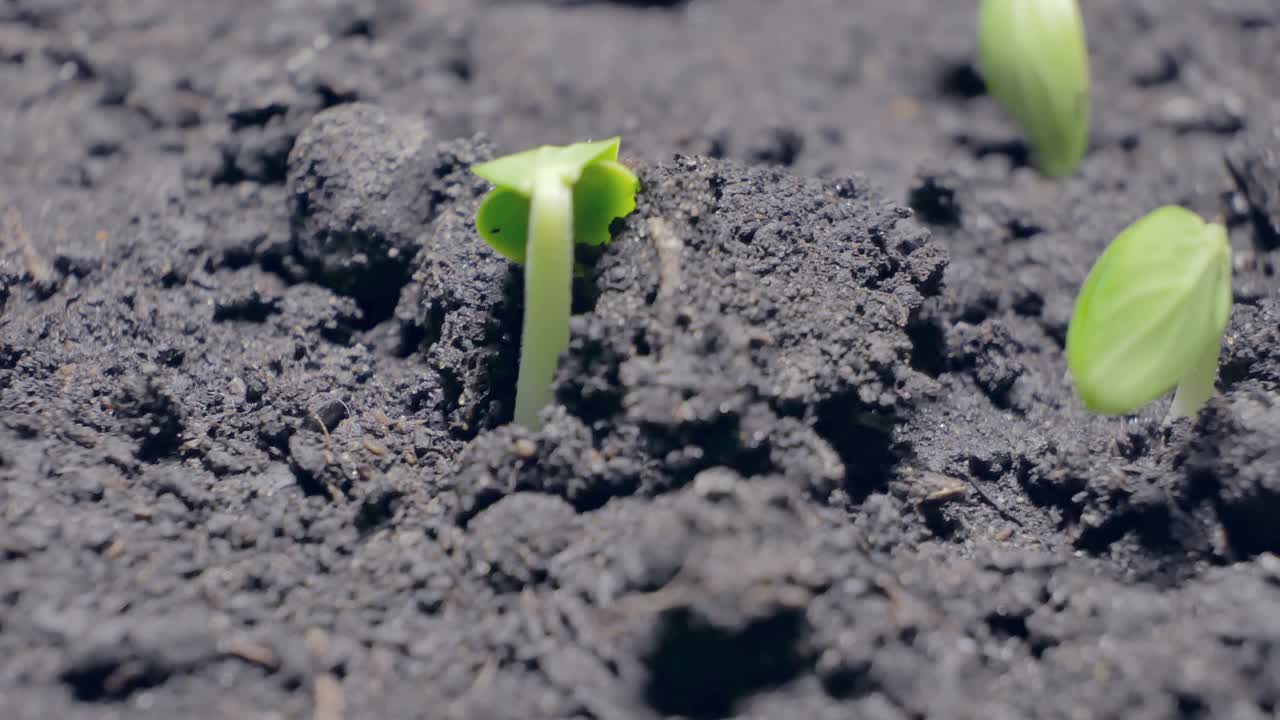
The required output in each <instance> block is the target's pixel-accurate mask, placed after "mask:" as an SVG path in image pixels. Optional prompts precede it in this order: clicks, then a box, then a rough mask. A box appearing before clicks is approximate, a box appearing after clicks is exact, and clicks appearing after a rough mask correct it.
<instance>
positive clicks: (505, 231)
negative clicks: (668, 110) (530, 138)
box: [472, 138, 640, 264]
mask: <svg viewBox="0 0 1280 720" xmlns="http://www.w3.org/2000/svg"><path fill="white" fill-rule="evenodd" d="M620 142H621V141H620V140H619V139H618V138H613V139H611V140H602V141H600V142H593V143H578V144H577V145H570V146H568V147H553V146H543V147H540V148H536V149H534V150H527V151H525V152H520V153H515V154H514V155H508V156H506V157H502V158H499V159H497V160H493V161H490V162H487V163H482V164H480V165H476V166H475V167H473V168H472V171H473V172H474V173H475V174H476V175H479V176H480V177H482V178H484V179H486V180H488V181H490V182H492V183H494V184H495V185H497V187H495V188H494V189H493V190H492V191H491V192H490V193H489V194H488V195H487V196H486V197H485V198H484V200H483V201H482V202H481V204H480V208H479V210H477V211H476V229H477V230H478V231H479V232H480V236H481V237H483V238H484V240H485V241H486V242H488V243H489V245H490V246H492V247H493V249H494V250H497V251H498V253H499V254H501V255H502V256H503V257H505V258H507V259H508V260H511V261H512V262H515V263H520V264H523V263H524V260H525V251H526V242H527V238H526V235H527V234H528V230H529V209H530V197H531V195H532V193H533V192H534V187H535V180H534V178H535V176H539V177H540V178H541V180H540V181H544V182H564V183H566V184H569V185H572V186H573V235H574V241H575V242H577V243H582V244H585V245H602V244H604V243H607V242H608V241H609V238H610V235H609V225H610V223H612V222H613V220H614V218H620V217H626V216H627V215H629V214H631V212H632V211H633V210H635V207H636V202H635V196H636V192H637V190H638V189H639V186H640V181H639V179H637V178H636V176H635V174H634V173H632V172H631V170H630V169H628V168H627V167H626V166H625V165H623V164H621V163H619V162H618V161H617V157H618V150H619V147H620Z"/></svg>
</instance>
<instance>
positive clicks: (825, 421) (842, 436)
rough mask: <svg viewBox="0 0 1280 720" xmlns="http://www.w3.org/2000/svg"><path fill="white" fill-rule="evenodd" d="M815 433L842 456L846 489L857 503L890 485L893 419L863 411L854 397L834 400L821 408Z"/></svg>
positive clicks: (893, 455) (893, 454) (892, 461)
mask: <svg viewBox="0 0 1280 720" xmlns="http://www.w3.org/2000/svg"><path fill="white" fill-rule="evenodd" d="M814 430H815V431H816V432H817V433H818V434H819V435H821V436H822V437H823V438H824V439H825V440H826V441H827V442H829V443H831V447H832V448H833V449H834V450H835V451H836V454H837V455H839V456H840V460H841V461H842V462H843V463H844V467H845V490H846V491H847V492H848V493H849V498H850V500H852V501H853V502H854V503H860V502H862V501H863V500H865V499H866V498H867V496H869V495H871V494H872V493H874V492H876V491H879V490H883V489H884V488H885V487H886V486H888V484H889V473H890V471H891V470H892V469H893V466H894V465H895V464H897V462H898V457H897V454H896V453H894V451H893V419H892V418H890V417H888V416H887V415H885V414H883V413H879V412H875V411H867V410H863V409H861V407H860V406H859V404H858V403H857V401H856V400H854V399H853V397H852V396H845V397H840V398H834V399H832V400H829V401H827V402H825V403H823V404H822V405H821V406H819V407H818V413H817V422H816V423H815V424H814Z"/></svg>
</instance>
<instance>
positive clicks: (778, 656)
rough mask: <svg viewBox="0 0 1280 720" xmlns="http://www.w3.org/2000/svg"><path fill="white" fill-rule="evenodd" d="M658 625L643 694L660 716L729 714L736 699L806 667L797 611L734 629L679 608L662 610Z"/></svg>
mask: <svg viewBox="0 0 1280 720" xmlns="http://www.w3.org/2000/svg"><path fill="white" fill-rule="evenodd" d="M661 625H662V626H661V629H660V630H659V633H658V642H657V645H656V647H655V649H654V651H653V653H652V654H651V655H649V657H647V658H646V659H645V662H646V665H647V666H648V669H649V673H650V677H649V682H648V686H647V687H646V688H645V698H646V700H647V701H648V702H649V705H650V706H651V707H653V709H654V710H656V711H658V712H659V713H661V714H663V715H679V716H684V717H687V718H694V719H710V718H722V717H727V716H729V715H730V714H731V713H732V712H733V710H734V705H735V704H736V703H737V702H738V701H739V700H740V699H742V698H744V697H746V696H748V695H751V694H753V693H755V692H757V691H760V690H765V689H768V688H771V687H776V686H778V685H781V684H783V683H785V682H787V681H789V680H791V679H792V678H794V677H795V676H796V675H798V674H799V673H800V671H801V670H802V669H803V668H804V666H805V665H806V660H807V659H806V658H805V657H804V655H803V654H802V653H801V652H800V649H799V647H800V641H801V639H802V636H803V635H804V631H805V623H804V615H803V613H802V612H801V611H799V610H788V611H783V612H779V613H778V614H776V615H772V616H770V617H766V618H762V619H759V620H755V621H753V622H751V623H749V624H747V625H746V626H745V627H744V628H742V629H741V630H740V631H738V632H727V631H726V630H724V629H722V628H715V627H709V626H707V625H705V624H704V623H702V622H701V620H700V619H698V618H697V617H696V616H694V614H693V613H692V612H690V611H689V610H687V609H683V608H682V609H679V610H674V611H670V612H668V613H665V614H664V616H663V618H662V621H661Z"/></svg>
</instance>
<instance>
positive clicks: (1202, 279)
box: [1067, 205, 1231, 419]
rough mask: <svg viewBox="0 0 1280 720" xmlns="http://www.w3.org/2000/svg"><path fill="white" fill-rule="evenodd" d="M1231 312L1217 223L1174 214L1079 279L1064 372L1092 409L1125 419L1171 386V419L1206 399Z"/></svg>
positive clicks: (1160, 213) (1161, 216)
mask: <svg viewBox="0 0 1280 720" xmlns="http://www.w3.org/2000/svg"><path fill="white" fill-rule="evenodd" d="M1230 313H1231V245H1230V243H1229V242H1228V240H1227V230H1226V228H1225V227H1224V226H1223V225H1222V224H1221V223H1216V222H1215V223H1206V222H1205V221H1204V220H1203V219H1201V218H1200V216H1199V215H1197V214H1195V213H1194V212H1192V211H1190V210H1187V209H1185V208H1181V207H1177V206H1172V205H1171V206H1166V207H1162V208H1160V209H1158V210H1155V211H1154V212H1152V213H1150V214H1149V215H1147V216H1145V217H1143V218H1142V219H1140V220H1138V221H1137V222H1135V223H1133V224H1132V225H1130V226H1129V227H1127V228H1125V230H1124V231H1123V232H1121V233H1120V235H1118V236H1117V237H1116V239H1115V240H1114V241H1112V243H1111V245H1110V246H1108V247H1107V249H1106V250H1105V251H1104V252H1103V253H1102V255H1101V256H1100V257H1099V258H1098V261H1097V262H1096V263H1095V264H1094V266H1093V269H1092V270H1090V271H1089V275H1088V277H1087V278H1085V281H1084V286H1083V287H1082V288H1081V289H1080V295H1079V297H1078V298H1077V299H1076V307H1075V314H1074V315H1072V317H1071V324H1070V326H1069V327H1068V329H1067V364H1068V365H1069V366H1070V369H1071V375H1072V378H1073V379H1074V381H1075V387H1076V391H1077V392H1078V393H1079V395H1080V397H1081V399H1083V400H1084V404H1085V407H1087V408H1088V409H1089V410H1090V411H1092V412H1095V413H1099V414H1105V415H1123V414H1127V413H1130V412H1133V411H1134V410H1136V409H1138V408H1140V407H1142V406H1144V405H1146V404H1147V403H1150V402H1152V401H1153V400H1155V399H1157V398H1159V397H1161V396H1162V395H1164V394H1166V393H1167V392H1169V391H1170V390H1171V389H1173V388H1175V387H1176V388H1177V392H1176V393H1175V394H1174V398H1173V406H1172V408H1171V409H1170V410H1169V417H1170V418H1171V419H1172V418H1176V417H1191V416H1193V415H1195V414H1196V413H1197V412H1198V411H1199V410H1200V408H1201V407H1203V406H1204V404H1205V403H1206V402H1208V401H1209V398H1211V397H1213V393H1214V380H1215V379H1216V377H1217V374H1218V356H1219V353H1220V352H1221V349H1222V338H1223V334H1224V333H1225V331H1226V327H1227V317H1228V315H1230Z"/></svg>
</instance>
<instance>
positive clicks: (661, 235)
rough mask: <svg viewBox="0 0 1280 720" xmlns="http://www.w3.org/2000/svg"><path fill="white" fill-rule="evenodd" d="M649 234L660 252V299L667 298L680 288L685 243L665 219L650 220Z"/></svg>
mask: <svg viewBox="0 0 1280 720" xmlns="http://www.w3.org/2000/svg"><path fill="white" fill-rule="evenodd" d="M649 234H650V235H652V236H653V246H654V248H656V249H657V251H658V297H661V298H667V297H670V296H671V294H672V293H674V292H676V291H677V290H679V288H680V282H681V280H680V274H681V270H680V253H681V252H682V251H683V250H684V243H682V242H681V241H680V238H678V237H676V234H675V232H674V231H673V230H672V229H671V225H670V224H669V223H668V222H667V221H666V220H665V219H663V218H660V217H655V218H650V219H649Z"/></svg>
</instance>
